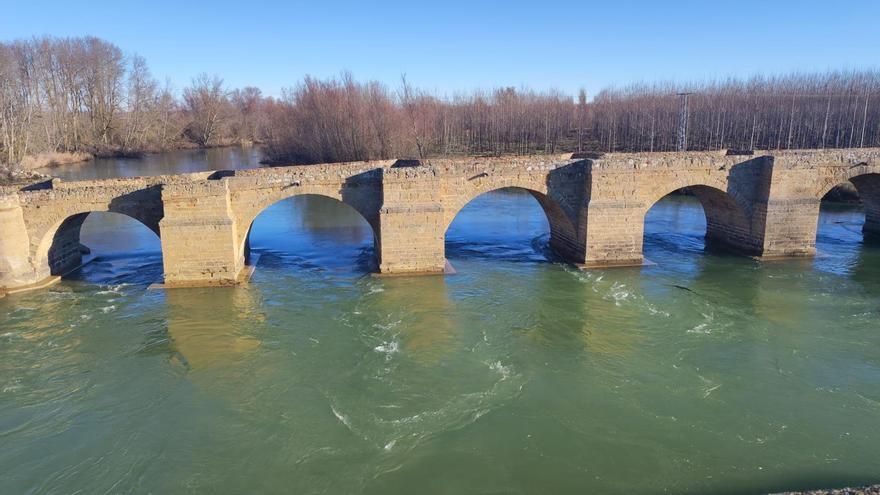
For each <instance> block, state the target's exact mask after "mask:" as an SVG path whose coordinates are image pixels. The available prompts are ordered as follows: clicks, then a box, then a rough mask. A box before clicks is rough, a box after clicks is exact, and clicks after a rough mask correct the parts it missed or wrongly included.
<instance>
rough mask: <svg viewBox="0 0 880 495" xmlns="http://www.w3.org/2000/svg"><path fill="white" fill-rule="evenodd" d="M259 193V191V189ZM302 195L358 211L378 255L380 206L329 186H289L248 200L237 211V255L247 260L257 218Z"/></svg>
mask: <svg viewBox="0 0 880 495" xmlns="http://www.w3.org/2000/svg"><path fill="white" fill-rule="evenodd" d="M258 193H259V191H258ZM300 196H320V197H324V198H329V199H333V200H336V201H337V202H339V203H341V204H343V205H345V206H347V207H348V208H350V209H351V210H353V211H355V212H357V213H358V214H359V215H360V217H361V218H363V219H364V220H365V221H366V223H367V225H369V226H370V232H371V233H372V234H373V246H374V249H375V252H376V253H377V254H376V255H377V256H378V253H379V218H378V208H376V211H372V209H368V208H367V207H365V205H359V204H357V202H354V201H347V198H346V194H345V192H344V190H340V189H336V190H329V189H327V188H311V187H308V188H299V187H297V188H289V189H281V190H277V191H274V192H272V193H271V194H262V195H260V196H259V199H258V200H257V201H250V202H247V203H246V204H245V205H244V206H242V207H240V208H238V210H239V211H237V212H236V216H237V218H236V223H237V225H239V226H240V229H239V233H238V239H237V245H236V253H237V256H240V257H243V259H245V260H247V259H248V258H249V251H250V234H251V230H252V229H253V226H254V222H255V221H256V219H257V218H258V217H259V216H260V215H261V214H262V213H263V212H265V211H266V210H267V209H269V208H270V207H271V206H273V205H275V204H278V203H280V202H282V201H284V200H286V199H290V198H293V197H300Z"/></svg>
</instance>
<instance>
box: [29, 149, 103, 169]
mask: <svg viewBox="0 0 880 495" xmlns="http://www.w3.org/2000/svg"><path fill="white" fill-rule="evenodd" d="M94 158H95V155H93V154H91V153H86V152H84V151H74V152H52V153H38V154H36V155H28V156H26V157H24V158H23V159H22V160H21V163H19V168H21V169H22V170H37V169H41V168H52V167H60V166H64V165H73V164H75V163H83V162H87V161H89V160H93V159H94Z"/></svg>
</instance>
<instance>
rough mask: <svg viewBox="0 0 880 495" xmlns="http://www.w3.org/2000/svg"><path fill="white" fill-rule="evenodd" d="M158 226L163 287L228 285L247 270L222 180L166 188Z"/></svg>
mask: <svg viewBox="0 0 880 495" xmlns="http://www.w3.org/2000/svg"><path fill="white" fill-rule="evenodd" d="M162 201H163V203H164V208H165V217H164V218H163V219H162V221H161V222H159V228H160V230H161V234H162V235H161V238H162V260H163V265H164V272H165V286H166V287H191V286H204V285H232V284H235V283H237V282H238V281H239V277H240V276H241V274H242V272H243V270H244V269H245V260H244V252H243V251H242V250H240V249H237V246H238V239H239V236H238V230H237V229H238V226H237V224H236V222H235V220H234V216H233V214H232V211H231V208H230V201H229V185H228V182H227V181H226V180H208V181H204V182H195V183H187V184H169V185H166V186H165V187H164V188H163V190H162Z"/></svg>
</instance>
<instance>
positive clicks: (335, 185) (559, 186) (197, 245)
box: [0, 149, 880, 291]
mask: <svg viewBox="0 0 880 495" xmlns="http://www.w3.org/2000/svg"><path fill="white" fill-rule="evenodd" d="M847 181H849V182H852V183H853V184H854V185H855V186H856V188H857V189H858V191H859V194H860V196H861V198H862V202H863V204H864V208H865V212H866V222H865V227H864V229H865V232H866V234H871V233H873V234H880V149H853V150H829V151H790V152H773V153H765V154H757V155H749V156H739V155H730V154H727V153H723V152H686V153H641V154H617V153H615V154H606V155H582V156H578V155H577V154H575V155H572V154H566V155H544V156H533V157H496V158H461V159H432V160H425V161H423V162H418V161H413V160H396V161H395V160H388V161H373V162H353V163H339V164H325V165H308V166H292V167H278V168H263V169H256V170H239V171H221V172H204V173H195V174H182V175H173V176H159V177H146V178H145V177H139V178H125V179H109V180H92V181H75V182H63V181H60V180H57V179H55V180H52V181H49V182H43V183H38V184H32V185H29V186H27V187H23V188H14V189H13V188H5V189H0V291H4V290H5V291H12V290H16V289H21V288H32V287H40V286H42V285H45V283H47V282H48V281H51V280H54V279H57V277H58V276H60V275H62V274H64V273H66V272H68V271H70V270H71V269H74V268H76V267H77V266H79V265H80V263H81V261H82V255H83V253H84V252H87V248H85V247H84V246H82V245H81V244H80V240H79V232H80V226H81V225H82V223H83V221H84V220H85V218H86V216H87V215H88V214H89V213H91V212H115V213H121V214H123V215H128V216H129V217H131V218H134V219H136V220H138V221H140V222H141V223H143V224H144V225H146V226H147V227H148V228H150V229H151V230H152V231H153V232H155V233H156V234H158V235H159V237H160V238H161V242H162V254H163V264H164V277H165V285H166V286H169V287H174V286H195V285H228V284H234V283H237V282H239V281H241V279H242V276H243V274H244V273H246V272H247V270H246V269H247V261H248V258H249V256H248V254H249V247H248V236H249V233H250V228H251V225H252V224H253V221H254V219H255V218H256V217H257V216H258V215H259V214H260V212H262V211H263V210H265V209H266V208H267V207H269V206H270V205H272V204H273V203H275V202H277V201H280V200H283V199H285V198H289V197H291V196H296V195H303V194H315V195H322V196H327V197H330V198H334V199H337V200H339V201H341V202H343V203H345V204H347V205H349V206H351V207H352V208H354V209H355V210H356V211H358V212H359V213H360V214H361V215H363V217H364V218H365V219H366V221H367V222H368V223H369V224H370V226H371V227H372V229H373V234H374V236H373V237H374V239H375V245H376V249H375V252H376V255H377V258H378V260H377V261H378V263H377V266H378V271H379V272H380V273H383V274H425V273H442V272H443V270H444V266H445V252H444V237H445V233H446V230H447V228H448V227H449V225H450V223H452V221H453V219H454V218H455V216H456V214H457V213H458V212H459V211H460V210H461V209H462V208H463V207H464V206H465V205H466V204H467V203H468V202H470V201H471V200H473V199H474V198H476V197H477V196H479V195H481V194H483V193H486V192H489V191H494V190H497V189H503V188H519V189H523V190H526V191H528V192H529V193H531V194H532V196H534V197H535V199H536V200H537V201H538V203H539V204H540V205H541V207H542V208H543V210H544V212H545V213H546V215H547V219H548V223H549V225H550V244H551V247H552V248H553V249H554V250H555V251H556V252H557V253H558V254H559V255H560V256H561V257H562V258H563V259H565V260H568V261H569V262H571V263H575V264H578V265H583V266H618V265H634V264H640V263H641V262H642V261H643V256H642V243H643V234H644V221H645V214H646V213H647V211H648V210H649V209H650V208H651V206H652V205H654V204H655V203H656V202H657V201H659V200H660V199H661V198H663V197H664V196H666V195H667V194H669V193H672V192H674V191H676V190H678V189H681V188H689V190H690V191H692V192H693V194H694V195H696V197H697V198H699V200H700V201H701V203H702V205H703V209H704V211H705V214H706V219H707V232H706V238H707V243H709V244H713V245H717V246H720V247H723V248H727V249H730V250H733V251H736V252H739V253H742V254H744V255H748V256H754V257H761V258H780V257H795V256H811V255H813V254H815V251H816V247H815V246H816V242H815V239H816V229H817V221H818V215H819V203H820V200H821V198H822V197H823V196H824V195H825V194H826V193H827V192H828V191H829V190H831V189H832V188H833V187H834V186H836V185H839V184H841V183H844V182H847Z"/></svg>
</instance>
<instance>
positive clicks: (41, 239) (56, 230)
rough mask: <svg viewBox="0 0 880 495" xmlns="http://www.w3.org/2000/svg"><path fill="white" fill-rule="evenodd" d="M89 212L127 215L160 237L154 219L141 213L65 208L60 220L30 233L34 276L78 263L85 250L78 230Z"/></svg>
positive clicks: (62, 270) (62, 271)
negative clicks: (31, 234)
mask: <svg viewBox="0 0 880 495" xmlns="http://www.w3.org/2000/svg"><path fill="white" fill-rule="evenodd" d="M92 213H112V214H115V215H121V216H124V217H127V218H130V219H132V220H134V221H136V222H138V223H140V224H141V225H143V226H145V227H147V228H148V229H149V230H150V231H152V232H153V233H154V234H156V237H157V238H161V236H160V233H159V226H158V223H154V222H151V221H150V220H151V219H149V218H148V217H145V216H144V215H139V214H130V213H127V212H122V211H115V210H114V209H112V208H108V209H96V210H73V211H67V212H65V213H63V214H62V215H63V218H62V219H61V220H57V221H55V222H54V223H53V224H51V225H49V226H48V227H46V228H44V229H41V230H40V231H39V233H37V234H36V235H35V236H34V241H36V243H35V244H33V243H32V249H31V251H32V254H31V264H32V266H33V267H34V270H35V272H36V274H37V276H36V279H37V280H41V279H44V278H47V277H50V276H53V275H64V274H65V273H67V272H69V271H71V270H73V269H75V268H77V267H78V266H79V265H80V264H81V263H82V255H83V254H86V253H87V252H88V250H87V248H86V247H85V246H83V245H82V244H81V243H80V232H81V228H82V225H83V223H84V222H85V221H86V218H88V216H89V215H90V214H92Z"/></svg>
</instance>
